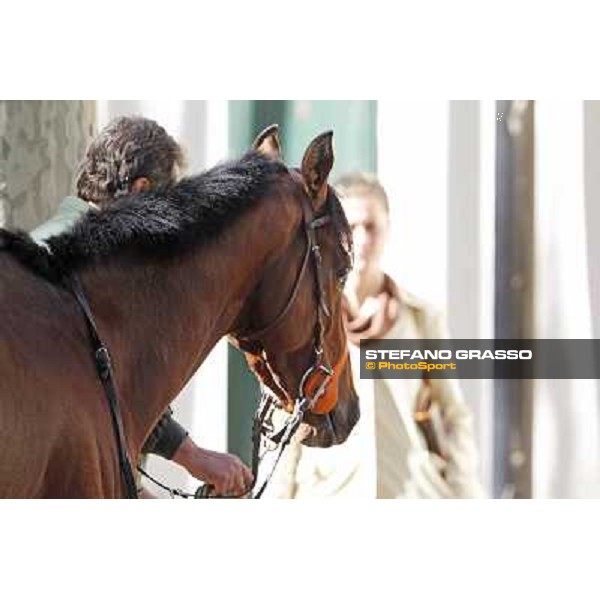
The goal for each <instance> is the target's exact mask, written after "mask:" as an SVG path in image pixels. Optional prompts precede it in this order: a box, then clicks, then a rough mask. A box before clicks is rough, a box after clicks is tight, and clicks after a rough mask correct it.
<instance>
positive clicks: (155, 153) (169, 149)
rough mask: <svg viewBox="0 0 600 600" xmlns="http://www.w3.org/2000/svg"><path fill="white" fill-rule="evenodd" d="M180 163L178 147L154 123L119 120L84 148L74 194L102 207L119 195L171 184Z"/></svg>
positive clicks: (134, 118)
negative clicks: (85, 150)
mask: <svg viewBox="0 0 600 600" xmlns="http://www.w3.org/2000/svg"><path fill="white" fill-rule="evenodd" d="M183 164H184V160H183V152H182V150H181V148H180V147H179V144H177V142H176V141H175V140H174V139H173V138H172V137H171V136H170V135H169V134H168V133H167V132H166V131H165V130H164V129H163V128H162V127H161V126H160V125H159V124H158V123H156V121H152V120H151V119H146V118H144V117H118V118H116V119H114V120H113V121H111V122H110V123H109V124H108V125H107V126H106V127H105V128H104V129H103V130H102V131H101V132H100V133H99V134H98V135H97V136H96V137H95V138H94V140H93V141H92V143H91V144H90V146H89V148H88V149H87V152H86V154H85V157H84V159H83V161H82V162H81V164H80V166H79V170H78V173H77V180H76V188H77V195H78V196H79V197H80V198H82V199H83V200H87V201H88V202H93V203H94V204H97V205H98V206H100V207H105V206H107V205H108V204H110V203H111V202H113V201H114V200H116V199H117V198H119V197H121V196H125V195H127V194H131V193H136V192H141V191H145V190H148V189H152V188H154V187H157V186H162V185H168V184H171V183H174V182H175V181H176V180H177V178H178V175H179V171H180V170H181V169H182V168H183Z"/></svg>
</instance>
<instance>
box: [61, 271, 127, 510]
mask: <svg viewBox="0 0 600 600" xmlns="http://www.w3.org/2000/svg"><path fill="white" fill-rule="evenodd" d="M66 283H67V286H68V287H70V288H71V291H72V292H73V294H74V296H75V298H76V299H77V302H78V303H79V306H80V307H81V310H82V311H83V314H84V316H85V320H86V323H87V327H88V331H89V334H90V337H91V339H92V345H93V347H94V359H95V363H96V371H97V372H98V377H99V378H100V382H101V383H102V387H103V388H104V394H105V395H106V399H107V400H108V407H109V409H110V416H111V421H112V426H113V431H114V435H115V439H116V442H117V454H118V459H119V468H120V470H121V475H122V476H123V481H124V482H125V490H126V493H127V498H131V499H135V498H137V497H138V494H137V486H136V483H135V477H134V475H133V469H132V468H131V462H130V460H129V456H128V455H127V444H126V442H125V434H124V431H123V420H122V418H121V410H120V408H119V400H118V396H117V389H116V386H115V379H114V374H113V369H112V364H111V359H110V354H109V352H108V348H107V347H106V346H105V345H104V343H103V342H102V340H101V339H100V336H99V335H98V329H97V327H96V322H95V320H94V315H93V314H92V311H91V309H90V306H89V304H88V301H87V298H86V297H85V293H84V291H83V287H82V285H81V281H80V280H79V278H78V277H77V275H75V274H73V275H71V277H70V278H69V279H68V280H67V281H66Z"/></svg>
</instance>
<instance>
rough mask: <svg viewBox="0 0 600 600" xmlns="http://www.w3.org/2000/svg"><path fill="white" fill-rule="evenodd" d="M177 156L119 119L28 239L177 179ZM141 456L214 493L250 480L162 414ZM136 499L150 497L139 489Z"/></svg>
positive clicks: (142, 124)
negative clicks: (179, 470) (166, 463)
mask: <svg viewBox="0 0 600 600" xmlns="http://www.w3.org/2000/svg"><path fill="white" fill-rule="evenodd" d="M183 164H184V159H183V152H182V150H181V148H180V147H179V145H178V144H177V142H176V141H175V140H174V139H173V138H172V137H171V136H170V135H169V134H168V133H167V132H166V131H165V130H164V129H163V128H162V127H161V126H160V125H159V124H158V123H156V122H155V121H152V120H150V119H146V118H143V117H119V118H117V119H115V120H113V121H112V122H111V123H109V124H108V125H107V126H106V127H105V128H104V129H103V130H102V131H101V132H100V133H99V134H98V136H96V138H95V139H94V140H92V142H91V144H90V146H89V147H88V149H87V151H86V154H85V157H84V159H83V161H82V163H81V165H80V166H79V171H78V174H77V181H76V190H77V196H68V197H66V198H64V199H63V200H62V202H61V203H60V205H59V207H58V209H57V212H56V213H55V214H54V216H53V217H52V218H50V219H49V220H48V221H46V222H45V223H43V224H42V225H40V226H39V227H37V228H36V229H34V230H33V231H32V232H31V233H30V235H31V237H32V238H33V239H34V240H35V241H36V242H37V243H38V244H44V240H46V239H48V238H49V237H51V236H54V235H59V234H61V233H63V232H64V231H66V230H68V229H70V228H71V227H72V226H73V225H74V224H75V222H76V221H77V220H78V219H79V218H80V217H81V216H82V215H83V214H85V213H86V212H88V211H90V210H102V209H104V208H106V207H107V206H110V205H111V204H112V203H113V202H115V201H116V200H118V199H119V198H120V197H122V196H126V195H128V194H135V193H139V192H144V191H148V190H151V189H153V188H155V187H158V186H167V185H170V184H173V183H175V182H176V181H177V179H178V177H179V173H180V171H181V169H182V168H183ZM142 452H143V453H144V454H157V455H159V456H162V457H163V458H166V459H168V460H172V461H173V462H175V463H177V464H179V465H181V466H182V467H184V468H185V469H186V470H187V471H188V472H189V473H190V475H192V477H195V478H196V479H199V480H201V481H204V482H205V483H207V484H210V485H212V486H213V488H214V492H215V493H216V494H219V495H223V494H227V495H238V494H242V493H243V492H244V491H245V490H247V489H248V488H249V487H250V486H251V485H252V482H253V476H252V472H251V471H250V469H248V467H247V466H246V465H244V464H243V462H242V461H241V460H240V459H239V458H238V457H237V456H235V455H232V454H226V453H221V452H214V451H211V450H206V449H204V448H200V447H199V446H197V445H196V444H195V442H194V441H193V440H192V439H191V437H190V436H189V435H188V432H187V431H186V430H185V429H184V428H183V427H182V426H181V425H180V424H179V423H177V421H175V419H174V418H173V415H172V411H171V409H169V410H167V412H165V414H164V415H163V416H162V417H161V419H160V420H159V422H158V423H157V425H156V427H155V428H154V430H153V431H152V432H151V434H150V435H149V437H148V439H147V440H146V442H145V444H144V447H143V450H142ZM139 492H140V497H144V498H151V497H152V495H151V494H150V493H149V492H148V491H147V490H144V489H140V490H139Z"/></svg>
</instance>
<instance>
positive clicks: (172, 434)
mask: <svg viewBox="0 0 600 600" xmlns="http://www.w3.org/2000/svg"><path fill="white" fill-rule="evenodd" d="M187 437H188V432H187V431H186V430H185V429H184V428H183V427H182V426H181V425H180V424H179V423H178V422H177V421H176V420H175V419H174V418H173V411H172V410H171V408H170V407H169V409H167V411H166V412H165V413H164V415H163V416H162V417H161V418H160V421H159V422H158V423H157V424H156V427H155V428H154V429H153V430H152V433H150V435H149V436H148V439H147V440H146V442H145V443H144V446H143V448H142V453H143V454H158V456H162V457H163V458H166V459H169V460H170V459H171V458H173V455H174V454H175V453H176V452H177V450H178V449H179V448H180V446H181V444H183V442H184V441H185V439H186V438H187Z"/></svg>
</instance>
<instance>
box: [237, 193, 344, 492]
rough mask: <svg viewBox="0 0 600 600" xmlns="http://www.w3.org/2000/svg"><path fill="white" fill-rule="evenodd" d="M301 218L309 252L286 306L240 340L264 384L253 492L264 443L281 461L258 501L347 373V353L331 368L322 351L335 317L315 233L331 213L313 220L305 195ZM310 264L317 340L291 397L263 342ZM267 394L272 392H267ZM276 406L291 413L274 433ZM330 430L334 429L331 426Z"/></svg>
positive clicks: (255, 440) (325, 410)
mask: <svg viewBox="0 0 600 600" xmlns="http://www.w3.org/2000/svg"><path fill="white" fill-rule="evenodd" d="M326 203H327V204H328V203H329V197H328V198H327V201H326ZM302 215H303V229H304V233H305V237H306V250H305V252H304V257H303V259H302V263H301V266H300V270H299V271H298V274H297V276H296V280H295V282H294V285H293V287H292V291H291V293H290V296H289V298H288V300H287V302H286V304H285V305H284V307H283V309H282V310H281V311H280V312H279V314H278V315H277V316H276V317H275V318H274V319H273V320H272V321H271V322H270V323H269V324H268V325H265V326H263V327H261V328H260V329H258V330H256V331H252V332H250V333H242V334H240V335H238V336H236V342H237V345H238V347H239V348H240V349H241V350H242V351H243V352H244V353H245V354H246V360H247V361H248V364H249V365H250V368H251V369H252V370H253V371H254V372H255V373H256V375H257V376H258V378H259V380H260V381H261V383H262V384H263V393H262V394H261V400H260V403H259V406H258V409H257V411H256V413H255V415H254V423H253V435H252V438H253V440H252V447H253V450H252V474H253V478H254V482H253V484H252V486H251V489H253V488H254V487H255V485H256V482H257V476H258V469H259V464H260V461H261V456H260V447H261V441H262V440H264V441H265V442H266V445H267V447H268V445H271V448H270V449H269V450H268V451H273V450H275V449H277V456H276V458H275V460H274V461H273V464H272V466H271V469H270V471H269V475H268V476H267V477H266V478H265V479H264V481H263V483H262V484H261V485H260V487H259V489H258V491H257V492H255V494H254V496H253V498H260V496H261V495H262V493H263V492H264V490H265V488H266V486H267V484H268V482H269V480H270V479H271V477H272V475H273V473H274V471H275V467H276V466H277V463H278V462H279V459H280V458H281V455H282V454H283V451H284V450H285V447H286V446H287V445H288V444H289V443H290V441H291V439H292V438H293V436H294V434H295V433H296V431H297V430H298V428H299V427H300V424H301V423H302V421H303V420H304V415H305V414H306V413H307V412H309V411H312V412H316V413H324V414H326V415H327V416H328V417H329V415H328V413H329V411H330V410H331V408H333V406H332V405H330V403H327V404H326V405H325V406H319V401H320V400H321V399H322V398H323V397H324V395H325V393H326V391H327V389H328V386H329V385H330V384H331V382H332V379H333V378H334V377H335V376H336V374H339V372H340V371H341V370H342V369H343V367H344V363H345V361H346V360H347V352H346V350H345V348H344V349H343V350H342V355H341V359H340V360H339V362H338V363H337V364H336V365H334V366H333V367H332V366H331V365H330V364H329V363H327V362H326V361H325V357H324V352H323V337H324V319H325V318H329V317H330V316H331V311H330V310H329V307H328V306H327V300H326V296H325V288H324V285H323V281H324V279H323V259H322V256H321V249H320V246H319V243H318V241H317V236H316V231H317V229H319V228H321V227H323V226H325V225H327V224H329V223H330V222H331V219H332V217H331V214H329V213H325V214H321V215H315V214H314V211H313V207H312V204H311V203H310V200H309V198H308V196H306V195H305V196H303V201H302ZM311 258H312V261H311ZM309 264H312V266H313V273H314V277H315V294H316V301H317V318H316V322H315V331H314V336H313V339H314V343H313V352H314V357H313V362H312V363H311V365H310V366H309V367H308V368H307V369H306V371H305V372H304V374H303V375H302V377H301V378H300V384H299V386H298V391H297V394H295V396H292V395H291V394H290V393H289V391H288V390H286V389H285V387H284V385H283V384H282V383H281V381H280V379H279V377H278V376H277V374H276V372H275V370H274V369H273V367H272V366H271V364H270V362H269V359H268V356H267V353H266V350H265V349H264V347H263V346H262V344H261V343H260V341H259V340H262V339H264V338H265V336H267V335H269V334H272V333H273V332H274V331H275V330H276V329H277V327H279V326H280V325H281V324H282V323H283V322H284V321H285V319H286V317H287V316H288V315H289V313H290V311H291V309H292V307H293V305H294V303H295V301H296V298H297V297H298V293H299V291H300V286H301V284H302V281H303V279H304V276H305V274H306V272H307V270H308V267H309ZM268 390H270V391H271V392H272V393H269V392H268ZM278 404H279V405H283V406H284V407H285V408H286V409H287V410H288V412H289V413H290V416H289V417H288V418H287V419H286V421H285V422H284V423H283V425H281V426H280V427H278V428H275V427H274V426H273V424H272V421H271V418H272V415H273V412H274V410H275V408H276V406H277V405H278ZM329 423H330V424H331V421H329ZM331 427H333V425H332V424H331ZM244 495H245V494H244Z"/></svg>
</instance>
